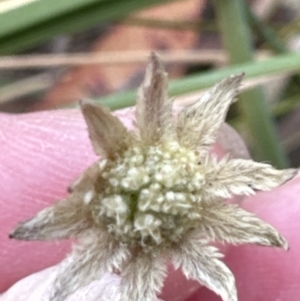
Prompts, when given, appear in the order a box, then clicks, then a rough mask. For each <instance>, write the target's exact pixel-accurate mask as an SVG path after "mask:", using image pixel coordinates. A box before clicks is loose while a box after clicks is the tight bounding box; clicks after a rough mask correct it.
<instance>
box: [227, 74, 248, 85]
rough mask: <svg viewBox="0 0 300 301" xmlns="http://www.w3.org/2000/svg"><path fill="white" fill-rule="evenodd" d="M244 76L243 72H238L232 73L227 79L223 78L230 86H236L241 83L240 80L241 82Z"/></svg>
mask: <svg viewBox="0 0 300 301" xmlns="http://www.w3.org/2000/svg"><path fill="white" fill-rule="evenodd" d="M244 76H245V73H244V72H242V73H238V74H233V75H230V76H229V77H228V78H227V79H225V82H226V83H227V84H228V85H230V86H233V87H235V88H238V87H239V86H240V85H241V82H242V80H243V78H244Z"/></svg>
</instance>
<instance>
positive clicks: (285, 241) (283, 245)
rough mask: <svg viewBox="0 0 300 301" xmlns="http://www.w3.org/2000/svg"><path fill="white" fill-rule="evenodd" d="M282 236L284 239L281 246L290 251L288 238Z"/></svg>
mask: <svg viewBox="0 0 300 301" xmlns="http://www.w3.org/2000/svg"><path fill="white" fill-rule="evenodd" d="M281 238H282V241H281V245H279V247H281V248H282V249H283V250H285V251H288V250H289V249H290V246H289V244H288V242H287V240H286V239H285V238H283V237H281Z"/></svg>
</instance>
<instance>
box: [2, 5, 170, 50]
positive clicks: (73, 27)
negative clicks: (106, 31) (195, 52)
mask: <svg viewBox="0 0 300 301" xmlns="http://www.w3.org/2000/svg"><path fill="white" fill-rule="evenodd" d="M170 1H173V0H140V1H136V0H126V1H124V0H101V1H100V0H98V1H95V0H93V1H92V0H88V1H86V3H85V2H84V1H82V0H76V1H75V2H74V9H71V4H72V1H71V0H60V2H62V3H65V5H64V6H63V7H64V10H62V11H60V10H57V9H55V10H54V9H53V8H52V7H53V4H52V3H51V1H49V0H40V1H35V2H33V3H32V5H33V4H34V3H38V4H40V6H41V7H39V10H29V11H28V9H26V10H25V8H26V6H25V8H23V7H22V8H20V11H19V10H18V9H16V10H15V11H12V12H7V13H4V14H2V15H1V19H0V45H1V47H0V54H2V55H4V54H12V53H17V52H20V51H23V50H26V49H28V48H30V47H32V46H35V45H37V44H39V43H42V42H44V41H47V40H49V39H51V38H53V37H54V36H57V35H58V34H72V33H76V32H79V31H82V30H84V29H86V28H89V27H91V26H95V25H98V24H101V23H104V22H111V21H112V20H116V19H120V18H122V17H124V16H127V15H128V14H130V13H132V12H134V11H136V10H139V9H142V8H145V7H148V6H153V5H160V4H163V3H166V2H170ZM80 3H81V6H80V5H79V4H80ZM83 3H85V4H84V5H83ZM66 4H68V5H66ZM75 4H76V5H75ZM36 5H37V4H36ZM54 7H55V5H54ZM47 9H49V10H50V11H49V12H47ZM23 10H24V11H23ZM40 11H42V12H44V13H43V18H39V13H40ZM18 16H20V18H21V20H22V22H21V24H23V26H21V27H20V26H16V25H17V24H18V22H16V20H18V18H17V17H18ZM4 21H5V22H4ZM2 23H3V24H2ZM1 24H2V25H3V28H1Z"/></svg>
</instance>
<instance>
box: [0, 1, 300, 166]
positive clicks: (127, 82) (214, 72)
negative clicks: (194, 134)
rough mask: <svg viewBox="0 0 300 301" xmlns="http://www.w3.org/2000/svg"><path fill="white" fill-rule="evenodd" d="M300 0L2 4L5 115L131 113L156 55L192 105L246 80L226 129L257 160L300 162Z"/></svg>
mask: <svg viewBox="0 0 300 301" xmlns="http://www.w3.org/2000/svg"><path fill="white" fill-rule="evenodd" d="M299 49H300V1H299V0H285V1H284V0H280V1H279V0H277V1H276V0H256V1H254V0H247V1H246V0H244V1H243V0H214V1H211V0H177V1H171V0H168V1H164V0H139V1H137V0H126V1H124V0H59V1H57V0H51V1H50V0H0V111H1V112H6V113H14V114H19V113H28V112H34V111H40V110H53V109H63V108H70V107H76V106H77V103H78V101H79V100H80V99H82V98H91V99H95V100H96V101H97V102H99V103H102V104H104V105H106V106H108V107H110V108H111V109H112V110H115V109H119V108H124V107H127V106H132V105H134V103H135V93H136V92H135V89H136V88H137V87H138V85H139V84H140V83H141V81H142V78H143V75H144V72H145V63H146V61H147V58H148V56H149V54H150V52H151V51H153V50H154V51H157V52H158V53H159V54H160V56H161V57H162V59H163V60H164V62H165V64H166V69H167V71H168V72H169V74H170V81H171V85H170V94H171V96H175V98H174V99H175V102H177V103H178V104H180V105H188V104H190V103H192V102H193V101H195V100H196V99H198V98H199V96H200V95H201V93H203V91H204V89H206V88H208V87H210V86H211V85H213V84H214V83H216V82H217V81H219V80H221V79H223V78H225V77H226V76H229V75H230V74H235V73H239V72H245V73H246V79H245V83H244V85H243V87H242V90H243V94H242V95H241V96H239V99H240V100H239V102H238V103H236V104H234V105H233V106H232V108H231V109H230V112H229V115H228V122H229V123H230V124H231V125H232V126H234V127H235V128H236V129H237V130H238V131H239V132H240V133H241V134H242V136H243V138H244V139H245V141H246V143H247V145H248V146H249V148H250V150H251V152H252V155H253V156H254V157H255V158H256V159H258V160H262V161H266V162H271V163H273V164H274V165H276V166H278V167H285V166H288V165H292V166H299V163H300V139H299V138H300V52H298V50H299Z"/></svg>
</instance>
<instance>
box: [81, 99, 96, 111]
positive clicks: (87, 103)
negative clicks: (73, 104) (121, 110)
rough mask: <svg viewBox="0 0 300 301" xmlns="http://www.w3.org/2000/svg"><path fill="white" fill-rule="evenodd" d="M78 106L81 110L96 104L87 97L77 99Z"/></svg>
mask: <svg viewBox="0 0 300 301" xmlns="http://www.w3.org/2000/svg"><path fill="white" fill-rule="evenodd" d="M79 106H80V108H81V110H83V109H85V108H88V107H95V106H97V105H96V104H95V103H94V102H93V101H92V100H89V99H81V100H79Z"/></svg>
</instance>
